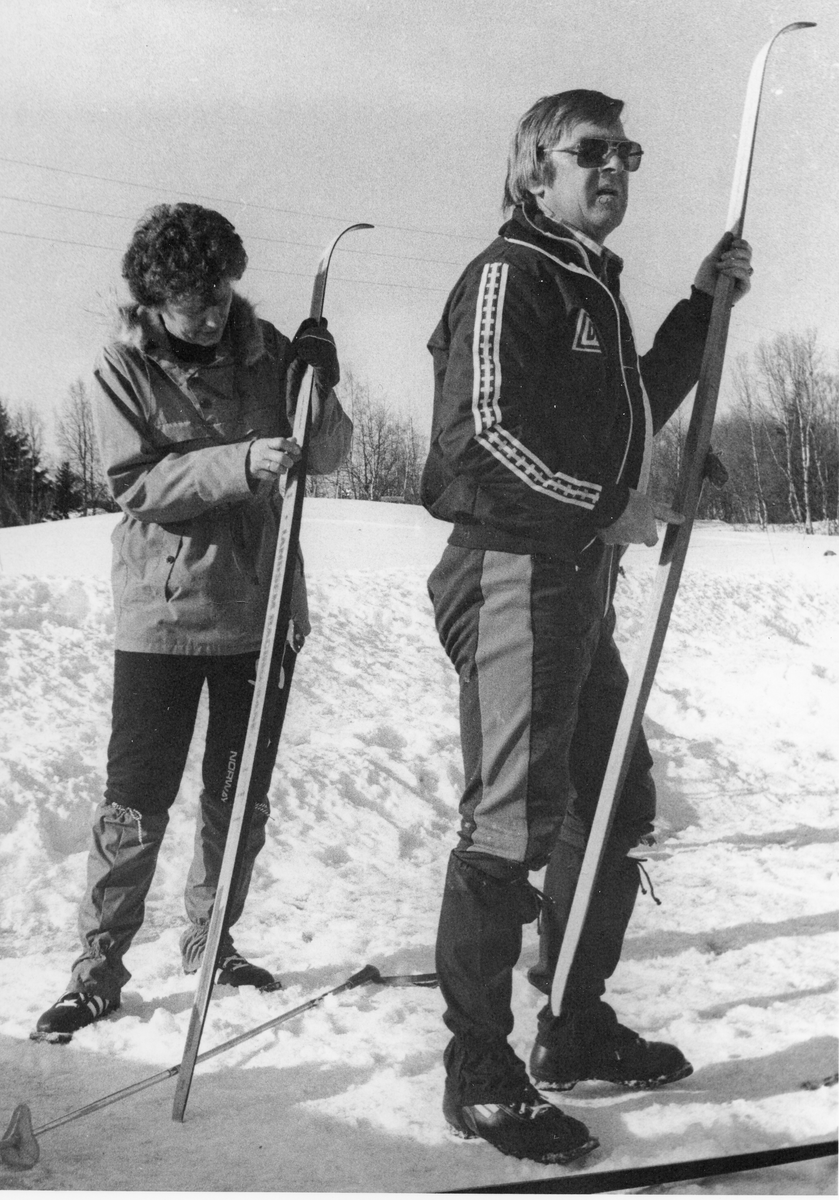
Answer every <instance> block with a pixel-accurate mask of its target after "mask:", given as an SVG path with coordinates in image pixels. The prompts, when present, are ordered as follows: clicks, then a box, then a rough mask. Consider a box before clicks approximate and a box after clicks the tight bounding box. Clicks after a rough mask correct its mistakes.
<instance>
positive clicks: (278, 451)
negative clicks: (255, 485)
mask: <svg viewBox="0 0 839 1200" xmlns="http://www.w3.org/2000/svg"><path fill="white" fill-rule="evenodd" d="M299 458H300V447H299V446H298V444H297V442H296V441H295V439H294V438H282V437H276V438H257V439H256V441H254V442H251V444H250V449H249V450H248V458H247V471H248V475H249V477H250V478H252V479H276V478H277V477H278V476H279V475H282V474H283V473H284V472H285V471H287V470H288V469H289V467H293V466H294V464H295V463H296V462H297V461H298V459H299Z"/></svg>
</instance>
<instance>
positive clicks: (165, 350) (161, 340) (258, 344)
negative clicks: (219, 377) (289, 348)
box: [114, 292, 267, 367]
mask: <svg viewBox="0 0 839 1200" xmlns="http://www.w3.org/2000/svg"><path fill="white" fill-rule="evenodd" d="M262 325H263V322H262V321H261V320H260V318H259V317H258V316H257V315H256V309H255V308H254V306H253V305H252V304H251V303H250V301H249V300H246V299H245V298H244V296H240V295H239V294H238V293H237V292H234V293H233V302H232V304H231V306H230V315H229V317H228V318H227V325H226V326H225V331H224V335H223V337H222V344H223V343H224V342H225V340H228V344H229V346H230V351H231V353H232V355H233V358H234V359H235V361H236V362H241V363H244V365H245V366H248V367H250V366H253V364H254V363H256V362H258V361H259V359H260V358H261V357H262V355H263V354H266V353H267V347H266V344H265V335H264V333H263V329H262ZM114 341H115V342H116V343H117V344H121V345H124V346H132V347H134V348H135V349H137V350H141V351H143V353H149V352H154V351H158V352H159V353H160V352H162V355H163V356H164V357H166V358H168V357H169V354H170V347H169V338H168V337H167V334H166V328H165V326H164V324H163V322H162V320H161V319H160V313H159V312H158V311H157V309H154V308H146V307H145V306H144V305H142V304H122V305H120V306H119V309H118V311H117V319H116V328H115V330H114Z"/></svg>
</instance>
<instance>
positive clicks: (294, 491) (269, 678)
mask: <svg viewBox="0 0 839 1200" xmlns="http://www.w3.org/2000/svg"><path fill="white" fill-rule="evenodd" d="M372 228H373V226H372V225H367V224H357V225H348V226H347V228H346V229H344V230H342V231H341V233H339V234H338V236H337V237H336V238H334V239H333V240H332V241H331V242H330V243H329V245H328V246H327V247H326V249H325V250H324V252H323V255H322V257H321V260H320V263H319V264H318V269H317V274H316V275H315V283H314V287H313V289H312V303H311V308H310V316H312V317H314V318H315V320H317V321H319V320H320V319H321V317H322V316H323V298H324V293H325V291H326V281H327V276H328V273H329V264H330V262H331V259H332V252H333V251H334V249H335V247H336V245H337V244H338V242H339V241H340V239H341V238H342V237H343V236H344V234H345V233H350V232H351V231H352V230H354V229H372ZM313 387H314V373H313V371H312V370H311V369H310V370H309V371H307V372H306V375H305V377H304V379H303V384H302V386H301V388H300V394H299V396H298V399H297V408H296V411H295V416H294V430H293V436H294V437H295V438H296V440H297V443H298V445H299V446H300V447H301V451H302V453H301V455H300V459H299V460H298V462H297V463H295V465H294V466H293V467H292V468H290V470H289V471H288V473H287V474H286V482H285V491H284V493H283V509H282V514H281V517H280V528H279V532H278V536H277V549H276V552H275V556H274V567H273V572H272V576H271V588H270V591H269V596H268V607H267V610H266V614H265V625H264V627H263V633H262V646H261V648H260V652H259V662H258V665H257V670H256V682H255V686H254V695H253V700H252V702H251V711H250V718H249V720H248V729H247V734H246V736H245V744H244V747H243V750H242V758H241V763H240V766H239V777H238V780H237V784H236V795H235V797H234V800H233V808H232V811H231V816H230V826H229V828H228V831H227V840H226V842H225V847H224V857H223V859H222V864H221V871H220V875H219V881H218V887H217V890H216V898H215V902H214V904H213V915H212V918H211V920H210V926H209V929H208V932H207V945H206V948H205V950H204V958H203V961H202V963H201V971H200V973H199V977H198V985H197V988H196V993H195V1001H194V1003H193V1006H192V1015H191V1017H190V1022H189V1029H188V1031H187V1036H186V1043H185V1045H184V1053H183V1058H182V1060H181V1065H180V1067H179V1068H178V1084H177V1088H176V1090H175V1100H174V1104H173V1107H172V1119H173V1120H174V1121H183V1119H184V1113H185V1111H186V1104H187V1100H188V1098H189V1089H190V1087H191V1085H192V1076H193V1072H194V1070H195V1064H196V1061H197V1059H198V1048H199V1046H200V1043H201V1034H202V1032H203V1030H204V1022H205V1020H206V1017H207V1009H208V1008H209V1004H210V996H211V994H212V990H213V980H214V978H215V972H216V966H217V963H218V955H219V948H220V945H221V939H222V936H223V934H224V931H225V928H226V926H227V915H228V910H229V907H230V899H231V897H232V896H233V895H234V894H235V890H236V877H237V875H238V872H239V868H240V862H241V859H242V855H243V853H244V847H245V842H246V840H247V832H248V827H249V825H250V819H251V814H252V812H253V809H254V806H255V805H256V802H257V800H258V797H257V796H256V795H254V794H253V793H252V790H251V776H252V773H253V766H254V760H255V757H256V753H257V750H258V749H259V747H260V746H261V745H263V744H264V743H265V742H266V741H267V740H270V739H271V738H272V737H273V738H276V737H278V736H279V731H280V729H281V728H282V723H283V720H284V718H285V712H286V706H287V704H288V695H289V689H290V685H291V677H292V673H293V670H294V662H295V659H296V657H297V655H296V651H295V648H294V639H293V628H292V623H291V595H292V588H293V584H294V571H295V564H296V561H297V549H298V544H299V540H300V518H301V513H302V509H303V496H304V493H305V491H306V468H307V460H308V448H309V429H310V426H311V413H312V389H313ZM277 691H279V693H280V694H279V696H277V695H276V692H277ZM269 696H271V697H272V700H275V701H276V703H272V704H271V705H269V706H268V709H269V710H270V719H269V714H268V713H266V698H268V697H269Z"/></svg>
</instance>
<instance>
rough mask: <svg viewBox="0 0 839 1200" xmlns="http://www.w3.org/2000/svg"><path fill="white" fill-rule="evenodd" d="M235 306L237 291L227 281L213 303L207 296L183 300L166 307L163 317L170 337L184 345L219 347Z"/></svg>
mask: <svg viewBox="0 0 839 1200" xmlns="http://www.w3.org/2000/svg"><path fill="white" fill-rule="evenodd" d="M232 302H233V288H232V286H231V284H230V283H229V282H228V281H225V282H224V283H220V284H219V285H218V287H216V288H215V289H214V294H213V297H212V302H211V303H209V304H208V303H207V299H206V297H203V296H179V297H178V299H177V300H170V301H169V302H168V303H167V304H165V305H164V306H163V308H161V310H160V315H161V316H162V317H163V323H164V325H165V326H166V328H167V330H168V331H169V333H171V334H173V335H174V336H175V337H176V338H180V339H181V341H182V342H191V343H192V344H193V345H195V346H215V345H216V344H217V343H218V342H220V341H221V335H222V334H223V333H224V327H225V325H226V324H227V317H228V314H229V313H230V305H231V303H232Z"/></svg>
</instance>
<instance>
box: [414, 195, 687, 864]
mask: <svg viewBox="0 0 839 1200" xmlns="http://www.w3.org/2000/svg"><path fill="white" fill-rule="evenodd" d="M621 267H622V263H621V260H620V259H619V258H618V257H617V256H616V255H614V254H612V253H611V252H610V251H608V250H602V251H601V253H600V254H599V255H598V253H597V248H596V247H595V246H594V244H593V243H590V242H588V239H582V240H581V239H580V238H578V237H576V236H575V235H574V233H573V232H572V231H571V230H569V229H567V228H566V227H564V226H561V225H558V224H555V223H553V222H551V221H550V220H548V219H547V218H546V217H544V216H543V215H542V214H541V213H539V212H538V210H532V211H531V210H530V209H528V210H527V211H523V210H522V209H516V210H515V212H514V214H513V217H512V219H511V220H509V221H508V222H507V223H506V224H505V225H504V226H503V227H502V229H501V230H500V234H499V236H498V238H496V240H495V241H493V242H492V243H491V245H490V246H488V247H487V249H486V250H485V251H484V252H483V253H482V254H480V255H478V257H477V258H475V259H474V260H473V261H472V262H471V263H470V264H469V265H468V266H467V268H466V269H465V271H464V272H463V274H462V275H461V277H460V279H459V280H458V282H457V283H456V285H455V287H454V289H453V291H452V293H451V295H450V296H449V299H448V301H447V303H446V306H445V309H444V312H443V316H442V318H441V320H440V323H439V324H438V326H437V328H436V329H435V331H434V333H433V335H432V338H431V341H430V343H429V349H430V351H431V353H432V355H433V359H434V374H435V398H434V415H433V423H432V433H431V446H430V451H429V455H428V459H427V462H426V465H425V469H424V473H423V480H422V499H423V503H424V504H425V506H426V508H427V509H428V510H429V512H431V513H432V515H433V516H435V517H439V518H440V519H442V520H445V521H450V522H451V523H452V524H453V531H452V535H451V537H450V539H449V545H448V547H447V548H446V551H445V553H444V555H443V558H442V560H441V562H440V564H439V565H438V566H437V568H435V571H434V572H433V573H432V576H431V578H430V579H429V591H430V594H431V597H432V601H433V603H434V607H435V615H436V620H437V627H438V631H439V634H440V638H441V641H442V643H443V645H444V647H445V649H446V651H447V653H448V655H449V657H450V658H451V660H452V662H453V663H454V665H455V667H456V668H457V670H458V672H459V675H460V682H461V718H462V719H461V731H462V741H463V752H464V762H465V768H466V787H465V792H464V796H463V802H462V806H461V814H462V828H461V839H462V840H461V846H462V847H466V848H468V849H471V850H479V851H482V852H484V853H488V854H492V855H495V856H497V857H500V858H503V859H507V860H512V861H514V862H519V863H526V864H527V865H528V866H530V867H531V869H533V868H535V867H538V866H540V865H543V864H544V862H545V861H547V858H548V856H549V855H550V851H551V847H552V845H553V843H554V841H555V839H556V836H557V832H558V828H559V826H560V825H561V823H562V819H563V815H564V812H565V805H566V802H567V800H568V797H569V795H571V796H572V798H573V799H574V803H575V804H576V805H577V809H578V812H577V816H578V818H579V821H580V822H581V825H580V828H581V829H584V827H585V826H586V825H587V824H589V823H590V816H591V811H592V810H593V806H594V803H596V799H597V795H598V794H599V788H600V782H601V781H602V774H603V771H604V770H605V762H606V758H607V757H608V752H609V748H610V745H611V741H612V737H613V732H614V723H615V722H616V720H617V713H618V712H619V710H620V703H621V700H622V696H623V691H624V689H625V682H626V676H625V672H624V670H623V667H622V665H621V663H620V658H619V655H618V652H617V649H616V648H615V645H614V641H613V638H612V630H613V627H614V611H613V609H612V604H611V593H612V588H613V583H614V577H615V575H616V570H617V562H616V559H617V556H616V555H615V554H614V553H613V551H612V549H611V548H607V547H606V546H604V544H603V543H602V542H601V541H600V540H599V539H597V536H596V535H597V532H598V530H600V529H602V528H604V527H605V526H607V525H609V524H611V523H612V522H613V521H614V520H615V519H616V518H617V517H618V516H619V515H620V513H621V512H622V511H623V509H624V507H625V505H626V502H627V499H628V490H629V488H635V489H640V490H645V489H646V485H647V480H648V475H649V464H650V456H651V444H652V436H653V433H654V432H655V431H657V430H658V429H659V428H661V426H662V425H663V424H664V422H665V421H666V420H667V418H668V417H669V416H670V415H671V414H672V413H673V412H674V411H675V409H676V408H677V407H678V405H679V404H680V403H681V401H682V400H683V399H684V398H685V396H686V395H687V394H688V392H689V391H690V389H691V387H692V386H693V385H694V384H695V382H696V380H697V377H698V373H699V367H700V364H701V359H702V352H703V348H704V343H705V335H706V332H707V326H708V321H709V318H710V310H711V297H709V296H706V295H704V294H702V293H699V292H697V291H696V290H694V291H693V294H692V295H691V298H690V299H689V300H683V301H680V302H679V303H678V304H677V305H676V306H675V308H674V309H673V310H672V311H671V312H670V314H669V315H668V316H667V318H666V319H665V321H664V323H663V324H662V326H661V328H660V329H659V331H658V333H657V335H656V337H655V340H654V343H653V346H652V348H651V349H650V350H649V351H648V353H647V354H645V355H643V356H641V357H640V358H639V356H638V354H637V351H636V348H635V342H634V339H633V334H632V327H631V324H630V320H629V316H628V313H627V310H626V307H625V305H624V303H623V300H622V298H621V295H620V285H619V279H620V271H621ZM636 758H637V764H636V767H637V770H636V771H635V782H634V783H633V777H632V773H631V774H630V779H629V780H628V782H627V786H626V788H625V789H624V798H625V803H624V804H623V805H622V809H623V818H624V822H625V824H626V825H627V827H631V828H632V829H633V830H634V831H635V834H636V837H635V840H636V841H637V835H638V833H643V832H646V831H648V830H649V829H650V828H651V825H650V822H651V819H652V815H653V810H654V791H653V788H652V781H651V779H650V778H649V765H650V763H651V760H650V758H649V754H648V752H647V750H646V745H645V744H644V743H643V737H642V738H641V739H639V746H638V747H637V750H636ZM630 793H632V795H631V796H630ZM583 836H584V835H583ZM632 844H634V842H632Z"/></svg>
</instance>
